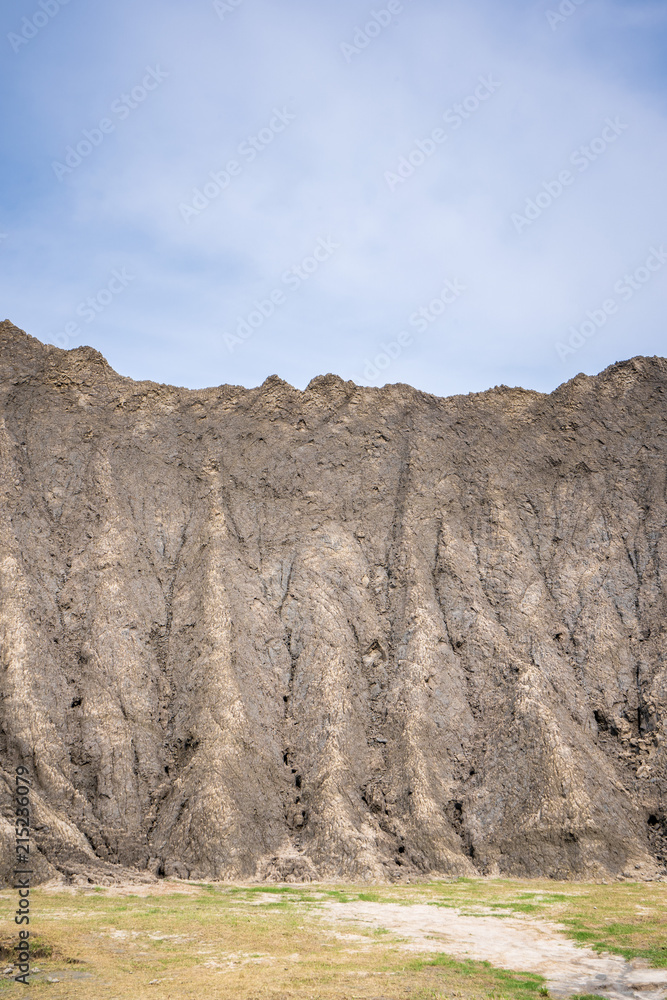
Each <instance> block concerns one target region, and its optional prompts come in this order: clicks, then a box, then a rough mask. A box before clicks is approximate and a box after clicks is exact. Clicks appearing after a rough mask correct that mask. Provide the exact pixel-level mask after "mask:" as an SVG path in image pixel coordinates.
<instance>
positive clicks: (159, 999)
mask: <svg viewBox="0 0 667 1000" xmlns="http://www.w3.org/2000/svg"><path fill="white" fill-rule="evenodd" d="M142 891H143V890H142V889H141V888H139V889H136V888H135V889H132V888H129V889H127V890H124V891H123V892H119V891H118V890H114V889H102V888H91V889H78V888H77V889H72V890H66V891H63V890H59V891H57V892H54V891H51V890H39V889H36V890H34V891H33V893H32V903H31V905H32V912H33V914H34V921H33V923H31V932H32V934H33V935H34V934H36V935H38V939H39V950H38V956H41V957H38V958H37V959H36V961H35V962H34V965H33V969H34V968H35V967H36V968H37V969H38V970H39V971H37V972H36V973H35V981H34V982H33V984H32V985H31V986H30V987H29V988H28V989H26V988H25V987H24V986H21V985H19V984H16V983H14V982H13V980H11V979H9V978H5V979H4V980H3V979H0V1000H13V998H14V997H19V996H20V997H22V998H24V1000H28V998H29V1000H42V998H46V997H49V998H53V1000H84V998H85V1000H93V998H94V1000H116V998H117V1000H144V998H152V1000H195V998H197V1000H223V998H224V1000H227V998H235V1000H236V998H238V1000H260V998H262V1000H263V998H267V1000H268V998H271V1000H288V998H289V1000H310V998H317V1000H353V998H359V1000H361V998H363V1000H395V998H396V1000H397V998H401V1000H407V998H409V1000H435V998H439V997H445V996H446V997H448V998H449V997H453V998H461V1000H489V998H493V1000H538V998H539V997H540V996H541V995H544V984H543V981H542V980H541V979H540V977H539V976H536V975H531V974H527V973H517V972H510V971H506V970H499V969H494V968H492V967H491V966H489V965H488V964H486V963H480V962H457V961H454V960H453V959H450V958H448V957H447V956H444V955H433V954H430V955H424V956H420V957H415V956H414V953H412V954H410V953H409V952H406V951H405V950H404V949H403V948H401V942H400V939H399V938H397V937H395V936H394V935H393V934H391V933H389V932H387V931H385V930H384V929H383V928H378V929H376V930H371V929H368V928H361V929H360V927H359V926H358V925H350V926H346V925H345V924H336V925H335V927H334V926H332V925H330V924H325V923H320V922H319V921H318V919H317V918H316V913H315V909H314V908H316V907H317V905H318V904H319V903H321V901H323V900H324V901H332V902H335V901H340V902H344V901H345V900H357V899H362V900H371V901H377V902H383V901H386V902H394V903H396V902H399V903H405V904H408V903H413V902H420V903H431V904H434V905H439V906H458V907H461V908H462V909H463V910H464V911H465V912H469V913H479V912H486V913H488V912H489V911H491V912H493V913H495V914H497V915H502V914H509V913H512V912H521V913H526V914H530V915H532V916H534V917H535V919H544V918H547V919H549V920H556V921H558V922H560V923H561V924H563V925H564V926H565V927H566V928H567V933H568V934H569V935H570V936H571V937H572V938H573V939H574V940H576V941H579V942H582V943H585V944H587V945H588V946H589V947H593V948H597V949H599V950H606V951H613V952H617V953H619V954H622V955H624V956H626V957H628V958H630V957H633V956H642V957H644V958H645V959H647V960H648V961H649V962H650V963H651V964H652V965H658V966H667V884H664V883H650V884H643V883H639V884H635V883H622V884H620V883H616V884H611V885H591V884H578V883H574V884H573V883H555V882H551V881H549V882H535V881H531V882H528V881H511V880H505V879H459V880H457V881H453V882H432V883H426V884H420V885H411V886H381V887H377V888H375V889H368V888H361V887H359V886H357V887H354V886H348V887H341V886H335V887H333V886H323V885H314V886H289V887H282V886H276V887H271V886H266V885H262V886H246V887H242V886H226V885H201V886H199V885H192V884H189V883H169V882H163V883H161V884H160V885H159V886H158V888H157V890H156V891H155V892H152V893H151V894H150V895H141V892H142ZM15 906H16V900H15V893H13V892H11V891H7V890H5V891H4V892H2V893H0V917H2V918H3V919H0V954H4V955H5V956H6V955H7V954H8V951H7V950H3V946H4V949H11V947H12V946H13V943H14V940H15V938H16V933H15V931H16V928H15V925H14V924H13V923H12V921H11V915H12V914H13V910H14V908H15ZM5 965H6V962H5ZM2 968H4V966H2V967H0V972H2ZM49 978H50V979H58V980H59V982H48V981H46V980H47V979H49Z"/></svg>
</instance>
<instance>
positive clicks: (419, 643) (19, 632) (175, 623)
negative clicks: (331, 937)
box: [0, 321, 667, 881]
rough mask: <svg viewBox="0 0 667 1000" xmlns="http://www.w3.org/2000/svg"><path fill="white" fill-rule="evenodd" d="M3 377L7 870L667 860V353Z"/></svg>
mask: <svg viewBox="0 0 667 1000" xmlns="http://www.w3.org/2000/svg"><path fill="white" fill-rule="evenodd" d="M0 393H1V397H2V398H1V399H0V695H1V699H0V763H1V764H2V768H3V770H2V779H1V780H0V791H1V793H2V794H1V796H0V811H1V816H2V818H1V819H0V862H1V863H0V877H5V878H6V877H8V874H9V872H10V871H11V869H12V867H13V865H14V857H15V855H14V842H13V819H12V801H11V791H12V772H13V769H14V768H15V766H16V765H17V764H19V763H24V764H27V765H28V766H29V767H30V768H31V769H32V771H33V774H34V781H35V789H34V793H33V814H34V817H33V818H34V822H35V829H34V836H35V845H36V848H37V850H36V851H35V852H34V853H33V856H32V861H33V863H34V867H35V871H36V873H37V874H36V879H47V878H52V877H53V876H54V875H57V873H61V874H62V875H64V876H65V877H66V878H68V879H70V880H77V879H86V878H87V877H88V876H89V875H90V876H91V877H92V876H94V877H95V878H96V879H97V880H98V881H100V880H102V879H107V880H109V881H113V880H114V879H116V878H118V877H121V876H122V878H124V879H127V878H136V879H137V880H139V881H141V880H145V879H153V878H156V877H159V876H161V875H167V876H178V877H182V878H187V877H190V878H198V879H199V878H201V879H203V878H217V879H228V878H268V879H275V880H308V879H316V878H317V879H330V878H338V877H344V878H349V879H396V878H399V877H414V876H415V875H419V873H426V872H441V873H450V874H465V873H475V872H481V873H485V874H497V873H503V874H512V875H517V876H537V875H553V876H555V877H579V878H584V877H604V876H606V875H608V874H612V875H616V874H619V873H622V872H624V871H626V870H628V871H631V872H632V874H633V876H638V877H645V878H651V877H655V876H656V875H657V874H659V873H660V872H664V871H665V865H664V862H665V860H666V859H667V817H666V808H665V807H666V802H667V795H666V793H667V761H666V751H665V713H666V711H667V668H666V664H665V655H666V649H667V647H666V631H665V628H666V625H665V579H666V577H665V574H666V572H667V569H666V567H667V535H666V534H665V525H666V518H667V500H666V478H665V470H666V463H665V456H666V449H667V411H666V402H667V361H665V360H664V359H662V358H635V359H633V360H631V361H626V362H622V363H619V364H617V365H614V366H612V367H611V368H609V369H607V370H606V371H604V372H603V373H602V374H601V375H598V376H596V377H586V376H583V375H580V376H577V377H576V378H575V379H573V380H572V381H570V382H568V383H566V384H565V385H563V386H561V387H560V388H559V389H557V390H556V391H555V392H554V393H552V394H551V395H543V394H540V393H537V392H528V391H524V390H522V389H509V388H507V387H503V386H501V387H496V388H495V389H492V390H490V391H488V392H485V393H480V394H472V395H469V396H465V397H463V396H459V397H453V398H450V399H439V398H436V397H434V396H429V395H426V394H424V393H420V392H418V391H416V390H414V389H412V388H410V387H409V386H405V385H395V386H388V387H385V388H384V389H366V388H360V387H358V386H356V385H354V384H353V383H351V382H343V381H342V380H341V379H339V378H337V377H335V376H332V375H327V376H324V377H318V378H316V379H314V380H313V381H312V382H311V383H310V385H309V386H308V387H307V389H306V390H305V391H304V392H301V391H298V390H296V389H294V388H292V387H291V386H289V385H287V384H286V383H285V382H282V381H281V380H280V379H279V378H277V377H275V376H273V377H271V378H269V379H267V381H266V382H265V383H264V384H263V385H262V386H260V387H259V388H257V389H251V390H248V389H243V388H240V387H235V386H228V385H223V386H220V387H218V388H212V389H206V390H199V391H192V390H186V389H179V388H175V387H172V386H164V385H156V384H154V383H150V382H134V381H132V380H130V379H127V378H123V377H121V376H119V375H117V374H116V373H115V372H114V371H113V370H112V369H111V368H110V367H109V365H108V364H107V363H106V362H105V360H104V358H102V356H101V355H100V354H99V353H97V352H96V351H94V350H92V349H91V348H77V349H76V350H73V351H67V352H66V351H61V350H59V349H57V348H55V347H50V346H45V345H43V344H41V343H40V342H39V341H37V340H35V339H34V338H32V337H29V336H27V335H26V334H25V333H23V332H22V331H20V330H18V329H17V328H16V327H14V326H13V325H12V324H11V323H9V322H8V321H5V322H4V323H2V324H0Z"/></svg>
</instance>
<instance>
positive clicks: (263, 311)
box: [0, 0, 667, 394]
mask: <svg viewBox="0 0 667 1000" xmlns="http://www.w3.org/2000/svg"><path fill="white" fill-rule="evenodd" d="M54 2H55V0H54ZM399 8H400V9H399ZM39 9H40V8H39V6H38V5H37V4H35V6H34V11H33V7H32V6H31V5H30V4H28V3H27V0H24V2H22V3H21V4H20V5H19V7H18V9H11V10H6V11H4V12H3V15H2V18H3V26H4V29H5V31H4V34H5V39H6V52H5V58H4V60H3V62H2V69H1V70H0V73H1V74H2V83H3V88H2V93H3V95H4V96H3V97H2V101H3V105H4V107H3V111H4V119H5V121H6V123H7V127H6V129H5V130H4V132H3V137H2V139H1V140H0V141H2V143H3V146H4V157H3V164H4V165H3V167H2V171H3V178H2V179H3V184H2V191H3V207H2V209H0V233H1V234H6V235H5V236H4V238H2V237H0V262H1V265H2V267H1V272H2V278H1V279H0V280H1V285H0V288H1V290H2V294H3V304H4V310H3V315H6V316H7V317H9V318H11V319H12V320H13V321H14V322H15V323H17V324H18V325H20V326H22V327H24V328H25V329H26V330H28V332H30V333H32V334H34V335H35V336H38V337H40V338H42V339H45V340H50V341H51V342H53V343H57V344H59V346H66V347H75V346H78V345H79V344H82V343H89V344H92V345H93V346H95V347H97V348H98V349H99V350H101V351H102V352H103V353H104V354H105V355H106V356H107V357H108V359H109V360H110V362H111V363H112V364H113V365H114V367H116V368H117V369H118V370H119V371H121V372H123V373H124V374H128V375H132V376H133V377H136V378H153V379H156V380H158V381H166V382H175V383H178V384H186V385H191V386H203V385H207V384H212V383H213V384H216V383H222V382H232V383H239V384H245V385H256V384H259V383H260V382H262V381H263V380H264V378H265V377H266V376H267V375H269V374H271V373H273V372H277V373H278V374H280V375H281V377H283V378H285V379H287V380H288V381H290V382H292V383H293V384H295V385H298V386H301V387H303V386H304V385H305V384H306V383H307V382H308V381H309V380H310V379H311V378H312V377H313V376H314V375H316V374H321V373H324V372H327V371H334V372H337V373H339V374H340V375H342V376H343V377H345V378H353V379H355V380H356V381H359V382H366V383H367V384H376V385H379V384H383V383H384V382H409V383H412V384H414V385H416V386H418V387H419V388H423V389H426V390H428V391H432V392H435V393H438V394H449V393H454V392H468V391H477V390H481V389H484V388H486V387H487V386H489V385H493V384H496V383H501V382H502V383H507V384H523V385H525V386H526V387H529V388H536V389H540V390H543V391H549V390H550V389H552V388H553V387H555V386H556V385H557V384H559V383H560V382H562V381H563V380H565V379H567V378H570V377H572V376H573V375H574V374H576V373H577V372H578V371H582V370H583V371H587V372H591V373H592V372H594V371H598V370H600V369H601V368H604V367H605V366H606V365H608V364H610V363H612V362H613V361H615V360H618V359H619V358H622V357H628V356H632V355H634V354H638V353H644V354H656V353H658V354H660V353H663V354H664V352H665V334H664V326H663V319H662V314H663V307H664V302H665V289H666V287H667V284H666V279H667V266H665V267H664V268H663V267H662V266H660V267H655V268H654V269H650V271H649V273H648V277H646V278H645V270H646V268H645V262H646V260H647V259H649V258H650V259H651V261H652V262H653V263H656V262H657V261H659V260H660V252H661V249H660V248H661V247H663V246H665V245H666V244H667V232H666V231H665V213H664V209H665V191H664V179H663V174H664V162H665V153H666V152H667V127H666V117H665V86H664V84H665V78H664V71H663V69H662V66H661V62H660V52H661V50H662V51H663V52H664V40H665V34H666V33H667V20H666V18H665V16H664V15H665V11H664V5H663V4H662V3H655V4H653V3H641V4H637V3H625V2H618V3H610V2H602V0H584V2H581V3H579V4H575V3H574V2H572V3H569V2H568V0H562V2H559V3H552V4H549V3H540V4H537V5H532V4H531V5H529V4H524V3H513V4H512V3H511V4H508V5H503V8H502V11H500V10H499V9H498V7H497V5H496V6H495V7H494V6H492V5H491V3H490V2H488V3H477V4H474V5H469V4H468V5H465V4H463V3H449V4H446V5H441V4H437V3H435V2H434V0H433V2H421V3H418V2H415V0H404V2H403V3H394V4H393V5H392V7H391V9H389V5H388V4H385V3H380V4H377V5H367V4H364V3H359V2H354V3H352V2H343V3H341V4H338V5H336V6H335V9H333V10H328V9H321V8H315V7H314V6H313V5H310V4H304V3H297V2H293V3H287V4H282V5H276V4H270V3H268V2H262V0H240V2H239V0H236V2H235V3H229V4H225V3H222V4H220V3H219V4H218V5H217V7H216V6H215V5H214V4H213V3H202V4H199V5H196V6H195V7H189V8H187V10H185V9H183V7H182V5H180V4H176V3H173V2H166V3H160V4H159V5H158V4H157V3H155V2H149V3H147V4H143V5H141V8H140V9H137V8H136V5H133V6H130V5H129V4H128V3H126V2H125V0H120V2H119V3H118V4H116V5H114V6H113V8H111V9H107V8H104V9H103V8H95V9H90V8H86V9H84V8H80V7H78V6H76V4H75V3H71V2H70V3H69V4H67V5H62V7H60V8H59V9H58V11H57V13H56V14H55V15H53V16H52V17H50V19H49V20H48V22H47V23H45V24H44V26H43V27H41V28H40V29H39V30H38V31H37V32H36V33H35V35H34V37H31V38H30V39H27V40H26V41H25V44H23V43H21V44H20V45H19V46H18V50H17V51H14V48H15V47H16V44H17V43H16V42H15V40H14V41H12V40H11V39H10V37H9V36H11V35H14V36H16V35H17V34H18V35H19V36H20V34H21V32H22V31H23V32H24V33H27V34H31V29H30V27H28V28H26V26H25V22H24V21H23V20H22V19H23V18H24V16H25V17H26V18H27V22H28V24H30V23H31V18H32V19H33V20H34V18H33V14H35V13H36V12H38V11H39ZM385 12H386V13H385ZM554 13H555V15H556V17H555V18H554V16H552V15H554ZM37 20H38V22H39V23H41V21H42V20H43V19H42V18H38V19H37ZM33 27H34V25H33ZM661 47H662V49H661ZM58 165H60V166H58ZM63 165H64V166H63ZM323 245H328V246H332V245H333V246H335V250H333V251H332V252H330V253H328V254H326V255H325V254H324V251H322V250H321V247H322V246H323ZM318 248H320V249H319V250H318ZM655 251H657V256H655V255H654V256H651V255H652V254H654V252H655ZM319 258H322V259H319ZM118 274H121V275H123V276H124V278H123V280H120V279H119V278H118V277H117V275H118ZM635 275H639V277H634V276H635ZM627 278H630V279H632V281H634V283H635V285H636V288H632V286H630V287H631V288H632V295H628V294H627V292H626V293H620V292H619V291H615V290H614V289H615V287H616V288H617V289H618V288H620V287H621V285H624V284H625V283H626V280H627ZM448 282H449V283H457V284H456V287H460V288H462V289H464V291H462V293H461V294H458V295H457V296H456V297H455V298H453V300H452V301H451V302H443V289H445V288H446V285H447V283H448ZM619 283H620V284H619ZM445 297H447V295H446V294H445ZM610 300H613V301H614V303H615V305H616V307H617V308H616V309H614V310H611V311H609V312H605V310H604V307H603V306H604V303H605V302H607V303H608V302H609V301H610ZM591 314H592V316H593V317H594V318H593V319H591ZM602 315H604V316H605V319H604V322H602V320H601V318H600V317H601V316H602ZM596 320H597V324H596ZM591 324H593V327H594V329H593V327H591ZM582 330H583V332H582Z"/></svg>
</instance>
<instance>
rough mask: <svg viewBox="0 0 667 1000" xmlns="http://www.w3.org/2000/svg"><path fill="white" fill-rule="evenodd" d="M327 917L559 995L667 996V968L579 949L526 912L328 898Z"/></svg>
mask: <svg viewBox="0 0 667 1000" xmlns="http://www.w3.org/2000/svg"><path fill="white" fill-rule="evenodd" d="M321 912H322V914H323V916H324V917H325V919H327V920H333V921H336V922H344V923H346V924H350V923H356V924H363V925H365V926H367V927H372V928H373V929H376V930H377V929H380V928H384V929H385V930H387V931H390V932H391V933H393V934H395V935H398V936H400V937H401V938H402V939H404V940H403V941H402V942H401V943H402V947H403V948H405V949H406V950H409V951H416V952H420V951H421V952H445V953H446V954H447V955H450V956H452V957H453V958H458V959H473V960H476V961H487V962H490V963H491V964H492V965H494V966H496V967H497V968H501V969H517V970H521V971H524V972H534V973H538V974H539V975H541V976H544V977H545V979H546V980H547V986H548V989H549V991H550V992H551V993H553V994H554V995H555V996H569V995H571V994H572V993H589V994H590V993H599V994H601V995H604V996H607V997H610V998H619V1000H620V998H627V997H629V996H636V997H643V998H644V1000H664V997H665V996H667V969H649V968H645V967H644V966H645V965H646V963H645V962H643V961H642V960H640V959H634V960H633V961H631V962H627V961H626V960H625V959H624V958H622V957H621V956H619V955H610V954H607V953H604V954H598V953H597V952H595V951H592V950H591V949H590V948H585V947H579V946H577V945H576V944H575V943H574V942H572V941H569V940H568V939H567V938H566V937H565V936H564V935H563V928H561V927H559V926H558V925H557V924H554V923H551V922H548V921H536V920H532V919H530V918H528V917H525V916H516V915H514V916H505V917H497V916H481V915H480V916H471V915H469V914H464V913H462V912H461V911H460V910H459V909H455V908H452V907H441V906H433V905H429V904H416V905H410V906H405V905H401V904H397V903H372V902H361V901H356V902H349V903H324V904H323V905H322V907H321Z"/></svg>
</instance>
